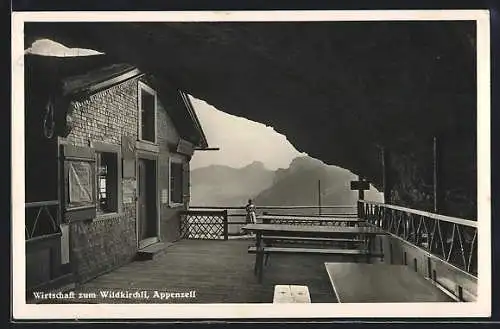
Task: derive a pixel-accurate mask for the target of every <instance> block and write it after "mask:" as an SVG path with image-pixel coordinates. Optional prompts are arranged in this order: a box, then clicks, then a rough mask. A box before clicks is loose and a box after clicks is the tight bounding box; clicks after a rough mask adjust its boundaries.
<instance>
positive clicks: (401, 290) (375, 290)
mask: <svg viewBox="0 0 500 329" xmlns="http://www.w3.org/2000/svg"><path fill="white" fill-rule="evenodd" d="M325 267H326V271H327V272H328V276H329V277H330V283H331V284H332V286H333V290H334V292H335V295H336V297H337V299H338V301H339V302H340V303H398V302H407V303H412V302H453V299H451V298H450V297H449V296H448V295H447V294H445V293H444V292H443V291H441V290H440V289H439V288H437V287H436V286H434V285H433V284H432V283H431V282H430V281H428V280H426V279H425V278H424V277H422V276H421V275H420V274H418V273H416V272H415V271H414V270H412V269H411V268H409V267H408V266H405V265H387V264H366V263H325Z"/></svg>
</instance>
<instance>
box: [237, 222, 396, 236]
mask: <svg viewBox="0 0 500 329" xmlns="http://www.w3.org/2000/svg"><path fill="white" fill-rule="evenodd" d="M242 229H243V230H246V231H252V232H257V233H264V234H266V233H270V234H281V235H298V236H304V235H311V236H329V235H336V234H340V235H344V234H354V235H355V234H365V235H384V234H387V232H385V231H384V230H382V229H380V228H378V227H375V226H359V227H345V226H318V225H290V224H247V225H245V226H243V227H242Z"/></svg>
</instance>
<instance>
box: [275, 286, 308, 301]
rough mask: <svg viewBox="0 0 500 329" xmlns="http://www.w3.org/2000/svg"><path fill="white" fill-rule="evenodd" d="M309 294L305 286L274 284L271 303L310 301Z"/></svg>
mask: <svg viewBox="0 0 500 329" xmlns="http://www.w3.org/2000/svg"><path fill="white" fill-rule="evenodd" d="M310 302H311V296H310V295H309V288H308V287H307V286H297V285H276V286H274V297H273V303H275V304H281V303H310Z"/></svg>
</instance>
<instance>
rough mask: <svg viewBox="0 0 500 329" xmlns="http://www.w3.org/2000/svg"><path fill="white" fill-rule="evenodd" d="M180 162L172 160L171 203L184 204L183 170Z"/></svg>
mask: <svg viewBox="0 0 500 329" xmlns="http://www.w3.org/2000/svg"><path fill="white" fill-rule="evenodd" d="M182 167H183V165H182V162H181V161H180V160H176V159H171V160H170V203H171V204H182V203H183V199H182V197H183V193H182V192H183V170H182Z"/></svg>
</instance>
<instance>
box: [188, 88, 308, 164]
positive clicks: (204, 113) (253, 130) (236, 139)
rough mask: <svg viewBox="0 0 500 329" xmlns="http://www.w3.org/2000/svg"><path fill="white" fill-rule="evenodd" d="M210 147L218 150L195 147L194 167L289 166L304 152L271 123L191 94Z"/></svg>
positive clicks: (192, 161)
mask: <svg viewBox="0 0 500 329" xmlns="http://www.w3.org/2000/svg"><path fill="white" fill-rule="evenodd" d="M191 102H192V103H193V107H194V109H195V112H196V115H197V116H198V118H199V120H200V123H201V126H202V128H203V131H204V132H205V136H206V137H207V141H208V144H209V146H210V147H219V148H220V150H219V151H196V152H195V154H194V156H193V158H192V160H191V168H192V169H195V168H200V167H205V166H208V165H211V164H222V165H227V166H231V167H234V168H240V167H244V166H246V165H248V164H251V163H252V162H254V161H260V162H262V163H263V164H264V166H265V167H266V168H268V169H271V170H276V169H278V168H288V166H289V164H290V162H291V161H292V160H293V159H294V158H296V157H298V156H304V155H306V154H305V153H300V152H298V151H297V150H296V149H295V148H294V147H293V145H292V144H291V143H290V142H289V141H288V140H287V138H286V136H284V135H282V134H279V133H277V132H276V131H274V129H273V128H272V127H269V126H266V125H264V124H261V123H258V122H255V121H251V120H247V119H245V118H241V117H237V116H234V115H230V114H227V113H225V112H222V111H219V110H217V109H216V108H215V107H213V106H211V105H209V104H207V103H206V102H205V101H203V100H199V99H196V98H194V97H191Z"/></svg>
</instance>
